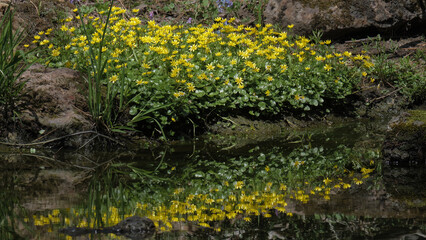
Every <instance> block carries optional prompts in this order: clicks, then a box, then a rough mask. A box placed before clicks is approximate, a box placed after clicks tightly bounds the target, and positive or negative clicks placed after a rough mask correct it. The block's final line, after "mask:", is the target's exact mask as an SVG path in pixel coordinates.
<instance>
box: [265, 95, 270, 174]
mask: <svg viewBox="0 0 426 240" xmlns="http://www.w3.org/2000/svg"><path fill="white" fill-rule="evenodd" d="M270 94H271V92H270V91H269V90H266V92H265V95H266V96H269V95H270ZM266 167H267V170H266V171H269V167H268V166H266Z"/></svg>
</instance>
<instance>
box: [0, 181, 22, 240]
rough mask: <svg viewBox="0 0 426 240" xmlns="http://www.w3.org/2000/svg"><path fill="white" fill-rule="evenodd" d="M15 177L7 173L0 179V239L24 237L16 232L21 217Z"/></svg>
mask: <svg viewBox="0 0 426 240" xmlns="http://www.w3.org/2000/svg"><path fill="white" fill-rule="evenodd" d="M15 180H16V179H15V177H14V176H9V175H7V174H5V175H3V176H2V179H1V181H0V189H1V191H0V239H4V240H7V239H24V238H22V237H21V236H19V235H18V234H17V232H16V220H17V219H20V218H21V214H22V209H21V207H20V206H19V202H20V201H19V196H18V194H17V193H16V189H14V187H13V186H14V184H15Z"/></svg>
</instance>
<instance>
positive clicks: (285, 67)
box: [280, 64, 287, 73]
mask: <svg viewBox="0 0 426 240" xmlns="http://www.w3.org/2000/svg"><path fill="white" fill-rule="evenodd" d="M280 68H281V72H282V73H283V72H285V70H287V65H286V64H282V65H280Z"/></svg>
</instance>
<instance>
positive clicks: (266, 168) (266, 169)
mask: <svg viewBox="0 0 426 240" xmlns="http://www.w3.org/2000/svg"><path fill="white" fill-rule="evenodd" d="M267 92H269V91H267ZM265 171H267V172H269V167H268V166H266V167H265Z"/></svg>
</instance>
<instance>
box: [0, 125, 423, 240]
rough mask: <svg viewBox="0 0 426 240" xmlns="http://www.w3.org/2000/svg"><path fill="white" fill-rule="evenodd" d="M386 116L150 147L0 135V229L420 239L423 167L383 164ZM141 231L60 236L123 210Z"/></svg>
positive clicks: (8, 235) (42, 233)
mask: <svg viewBox="0 0 426 240" xmlns="http://www.w3.org/2000/svg"><path fill="white" fill-rule="evenodd" d="M385 131H386V121H374V122H372V121H352V122H346V123H341V124H333V125H332V126H327V125H321V126H317V127H312V128H309V129H305V130H291V131H283V132H280V133H277V134H276V135H274V136H268V137H266V138H262V139H264V140H263V141H261V142H259V141H256V139H251V137H250V135H249V134H248V135H245V136H244V137H242V136H221V137H219V136H205V137H202V138H200V139H198V140H196V141H193V142H177V143H173V144H171V145H168V146H159V147H156V148H152V149H143V148H138V149H125V150H123V149H120V150H116V151H111V150H108V151H105V150H102V151H69V150H63V149H59V150H58V149H56V150H55V149H10V148H3V147H2V146H0V178H1V182H0V230H1V232H0V239H145V237H146V239H426V236H425V234H426V212H425V210H426V189H425V185H426V180H425V179H426V174H425V170H424V169H425V168H424V167H420V168H419V167H417V168H416V169H410V168H390V167H388V166H386V164H384V163H382V161H381V156H380V147H381V143H382V141H383V139H384V134H385ZM133 215H139V216H146V217H149V218H150V219H152V220H153V221H154V222H155V224H156V226H157V228H156V229H157V231H156V232H155V233H153V235H150V236H146V235H140V236H137V237H133V238H129V237H126V236H123V235H122V236H117V235H114V234H89V235H81V236H73V237H72V236H67V235H65V234H62V233H60V229H62V228H66V227H76V226H77V227H90V228H103V227H108V226H112V225H115V224H117V223H118V222H120V221H121V220H123V219H124V218H126V217H129V216H133Z"/></svg>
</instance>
